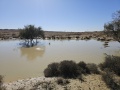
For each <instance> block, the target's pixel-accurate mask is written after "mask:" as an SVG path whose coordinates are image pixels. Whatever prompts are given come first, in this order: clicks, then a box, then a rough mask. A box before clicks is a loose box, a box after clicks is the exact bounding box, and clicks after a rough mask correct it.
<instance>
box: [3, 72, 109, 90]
mask: <svg viewBox="0 0 120 90" xmlns="http://www.w3.org/2000/svg"><path fill="white" fill-rule="evenodd" d="M58 79H59V78H45V77H36V78H29V79H24V80H18V81H14V82H12V83H4V86H5V87H6V89H7V90H17V89H19V90H22V89H21V88H24V89H25V90H110V89H109V88H107V86H106V84H105V83H104V81H102V79H101V76H100V75H94V74H92V75H87V76H84V81H81V80H79V79H67V80H68V81H69V83H68V84H63V85H61V84H58V83H57V80H58ZM62 80H63V82H64V81H66V79H62Z"/></svg>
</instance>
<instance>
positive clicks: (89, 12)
mask: <svg viewBox="0 0 120 90" xmlns="http://www.w3.org/2000/svg"><path fill="white" fill-rule="evenodd" d="M118 10H120V0H0V29H18V28H24V26H25V25H30V24H32V25H35V26H36V27H38V26H40V27H42V29H43V30H45V31H65V32H67V31H70V32H83V31H102V30H103V29H104V28H103V26H104V24H105V23H107V22H109V21H112V14H113V13H114V12H116V11H118Z"/></svg>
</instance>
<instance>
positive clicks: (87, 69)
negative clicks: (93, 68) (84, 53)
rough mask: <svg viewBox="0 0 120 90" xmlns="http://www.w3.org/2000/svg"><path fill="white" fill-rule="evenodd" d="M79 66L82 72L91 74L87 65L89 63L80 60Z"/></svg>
mask: <svg viewBox="0 0 120 90" xmlns="http://www.w3.org/2000/svg"><path fill="white" fill-rule="evenodd" d="M77 65H78V67H79V71H80V72H81V73H82V74H90V70H89V68H88V67H87V64H86V63H85V62H83V61H81V62H79V63H78V64H77Z"/></svg>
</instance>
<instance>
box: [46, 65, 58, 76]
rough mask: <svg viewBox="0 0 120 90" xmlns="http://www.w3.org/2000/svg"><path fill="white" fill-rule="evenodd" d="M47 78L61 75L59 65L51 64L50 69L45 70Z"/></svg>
mask: <svg viewBox="0 0 120 90" xmlns="http://www.w3.org/2000/svg"><path fill="white" fill-rule="evenodd" d="M44 75H45V77H57V76H59V75H60V72H59V63H52V64H49V65H48V67H47V68H46V69H45V70H44Z"/></svg>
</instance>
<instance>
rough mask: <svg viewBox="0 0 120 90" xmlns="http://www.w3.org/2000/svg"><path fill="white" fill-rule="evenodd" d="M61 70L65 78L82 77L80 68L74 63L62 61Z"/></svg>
mask: <svg viewBox="0 0 120 90" xmlns="http://www.w3.org/2000/svg"><path fill="white" fill-rule="evenodd" d="M59 70H60V73H61V76H62V77H64V78H76V77H78V76H79V75H80V73H79V70H78V66H77V64H76V63H75V62H74V61H67V60H64V61H62V62H61V63H60V67H59Z"/></svg>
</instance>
